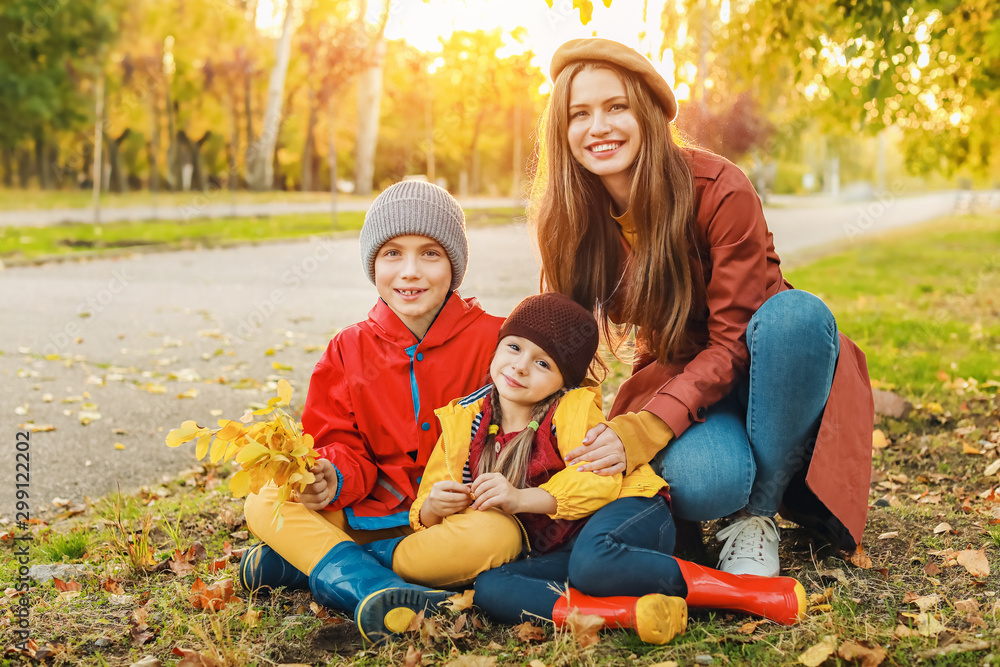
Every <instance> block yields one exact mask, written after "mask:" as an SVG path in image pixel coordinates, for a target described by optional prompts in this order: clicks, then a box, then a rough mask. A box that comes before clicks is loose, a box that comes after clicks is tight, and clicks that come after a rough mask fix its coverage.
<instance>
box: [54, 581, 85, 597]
mask: <svg viewBox="0 0 1000 667" xmlns="http://www.w3.org/2000/svg"><path fill="white" fill-rule="evenodd" d="M52 585H53V586H55V587H56V590H57V591H59V592H60V593H65V592H67V591H79V590H81V589H82V588H83V584H81V583H80V582H78V581H63V580H62V579H60V578H58V577H52Z"/></svg>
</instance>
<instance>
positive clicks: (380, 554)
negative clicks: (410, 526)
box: [361, 537, 403, 570]
mask: <svg viewBox="0 0 1000 667" xmlns="http://www.w3.org/2000/svg"><path fill="white" fill-rule="evenodd" d="M402 541H403V538H402V537H390V538H389V539H386V540H378V541H377V542H369V543H368V544H362V545H361V548H362V549H364V550H365V551H367V552H368V553H370V554H371V555H372V556H374V557H375V560H377V561H378V562H379V565H381V566H382V567H387V568H389V569H390V570H391V569H392V555H393V554H394V553H396V547H398V546H399V543H400V542H402Z"/></svg>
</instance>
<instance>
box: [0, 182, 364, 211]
mask: <svg viewBox="0 0 1000 667" xmlns="http://www.w3.org/2000/svg"><path fill="white" fill-rule="evenodd" d="M93 197H94V194H93V192H91V191H90V190H80V189H75V188H74V189H62V190H40V189H38V188H27V189H21V188H4V187H0V211H23V210H49V209H61V208H90V206H91V205H92V204H93ZM366 199H371V198H370V197H361V196H356V195H345V194H341V195H339V196H338V198H337V201H340V202H345V201H359V200H366ZM204 201H207V202H209V203H216V204H229V203H231V202H234V201H235V202H236V203H238V204H261V203H270V202H327V201H330V193H329V192H279V191H275V192H250V191H246V190H241V191H239V192H236V193H235V194H234V193H230V192H229V191H228V190H210V191H208V192H207V193H201V192H158V193H156V194H154V193H152V192H148V191H141V192H121V193H115V192H102V193H101V206H102V207H106V208H124V207H128V206H151V205H154V204H155V205H156V206H189V205H191V204H193V203H197V202H204Z"/></svg>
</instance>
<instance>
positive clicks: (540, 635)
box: [514, 621, 545, 643]
mask: <svg viewBox="0 0 1000 667" xmlns="http://www.w3.org/2000/svg"><path fill="white" fill-rule="evenodd" d="M514 634H516V635H517V638H518V639H519V640H521V641H522V642H525V643H527V642H530V641H536V642H540V641H543V640H544V639H545V630H543V629H542V628H540V627H538V626H537V625H534V624H532V623H531V622H530V621H525V622H524V623H521V624H520V625H515V626H514Z"/></svg>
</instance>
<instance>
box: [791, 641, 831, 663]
mask: <svg viewBox="0 0 1000 667" xmlns="http://www.w3.org/2000/svg"><path fill="white" fill-rule="evenodd" d="M836 650H837V636H836V635H827V636H826V637H823V639H821V640H820V641H819V643H817V644H814V645H812V646H810V647H809V648H807V649H806V650H805V651H803V652H802V654H801V655H799V662H800V663H802V664H803V665H805V666H806V667H819V665H822V664H823V663H824V662H825V661H826V659H827V658H829V657H830V656H831V655H833V652H834V651H836Z"/></svg>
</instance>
